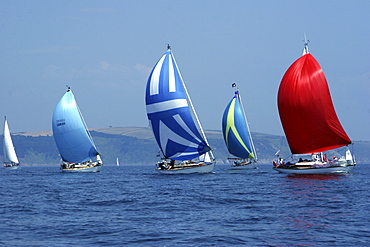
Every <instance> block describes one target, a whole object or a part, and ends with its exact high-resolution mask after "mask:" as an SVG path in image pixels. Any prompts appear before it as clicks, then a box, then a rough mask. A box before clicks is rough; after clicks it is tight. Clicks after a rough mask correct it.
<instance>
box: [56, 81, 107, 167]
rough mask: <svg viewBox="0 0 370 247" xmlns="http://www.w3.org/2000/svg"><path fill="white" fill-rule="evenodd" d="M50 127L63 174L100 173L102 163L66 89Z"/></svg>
mask: <svg viewBox="0 0 370 247" xmlns="http://www.w3.org/2000/svg"><path fill="white" fill-rule="evenodd" d="M52 127H53V136H54V140H55V143H56V145H57V148H58V150H59V153H60V156H61V157H62V160H61V166H60V169H61V170H62V171H63V172H99V171H100V170H101V168H102V166H103V162H102V160H101V158H100V155H99V152H98V150H97V148H96V146H95V144H94V142H93V139H92V137H91V135H90V133H89V131H88V130H87V127H86V124H85V121H84V119H83V117H82V114H81V112H80V109H79V108H78V105H77V102H76V100H75V97H74V95H73V93H72V91H71V89H70V88H69V87H68V90H67V92H66V93H65V94H64V95H63V97H62V98H61V99H60V101H59V103H58V104H57V106H56V108H55V110H54V114H53V119H52Z"/></svg>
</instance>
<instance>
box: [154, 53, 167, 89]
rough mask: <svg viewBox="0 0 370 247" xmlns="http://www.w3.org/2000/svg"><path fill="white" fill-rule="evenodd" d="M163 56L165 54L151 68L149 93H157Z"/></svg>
mask: <svg viewBox="0 0 370 247" xmlns="http://www.w3.org/2000/svg"><path fill="white" fill-rule="evenodd" d="M165 57H166V54H164V55H163V56H162V57H161V59H160V60H159V61H158V63H157V65H156V66H155V68H154V70H153V73H152V77H151V78H150V95H155V94H158V93H159V77H160V75H161V69H162V64H163V61H164V59H165Z"/></svg>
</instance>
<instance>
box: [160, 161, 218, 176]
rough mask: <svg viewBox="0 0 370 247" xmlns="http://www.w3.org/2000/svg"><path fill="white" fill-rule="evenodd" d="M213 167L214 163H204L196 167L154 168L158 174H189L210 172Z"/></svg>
mask: <svg viewBox="0 0 370 247" xmlns="http://www.w3.org/2000/svg"><path fill="white" fill-rule="evenodd" d="M214 168H215V163H211V164H205V165H201V166H196V167H189V168H181V169H170V170H162V169H159V168H156V169H155V170H156V171H157V172H159V173H160V174H191V173H210V172H212V171H213V169H214Z"/></svg>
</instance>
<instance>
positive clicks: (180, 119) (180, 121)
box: [173, 114, 202, 142]
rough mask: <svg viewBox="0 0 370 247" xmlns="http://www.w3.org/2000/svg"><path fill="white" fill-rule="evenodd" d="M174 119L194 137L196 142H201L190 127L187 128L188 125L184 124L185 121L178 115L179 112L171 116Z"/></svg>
mask: <svg viewBox="0 0 370 247" xmlns="http://www.w3.org/2000/svg"><path fill="white" fill-rule="evenodd" d="M173 118H174V119H175V120H176V122H177V123H178V124H180V125H181V127H182V128H183V129H184V130H185V131H186V132H188V133H189V134H190V135H191V136H192V137H193V138H194V139H196V140H197V141H198V142H202V140H200V139H199V138H198V137H197V136H196V135H195V134H194V133H193V131H191V129H189V127H188V126H187V125H186V123H185V122H184V120H183V119H182V118H181V117H180V115H179V114H177V115H175V116H174V117H173Z"/></svg>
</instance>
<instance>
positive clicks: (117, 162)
mask: <svg viewBox="0 0 370 247" xmlns="http://www.w3.org/2000/svg"><path fill="white" fill-rule="evenodd" d="M116 165H117V166H119V160H118V157H117V159H116Z"/></svg>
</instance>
